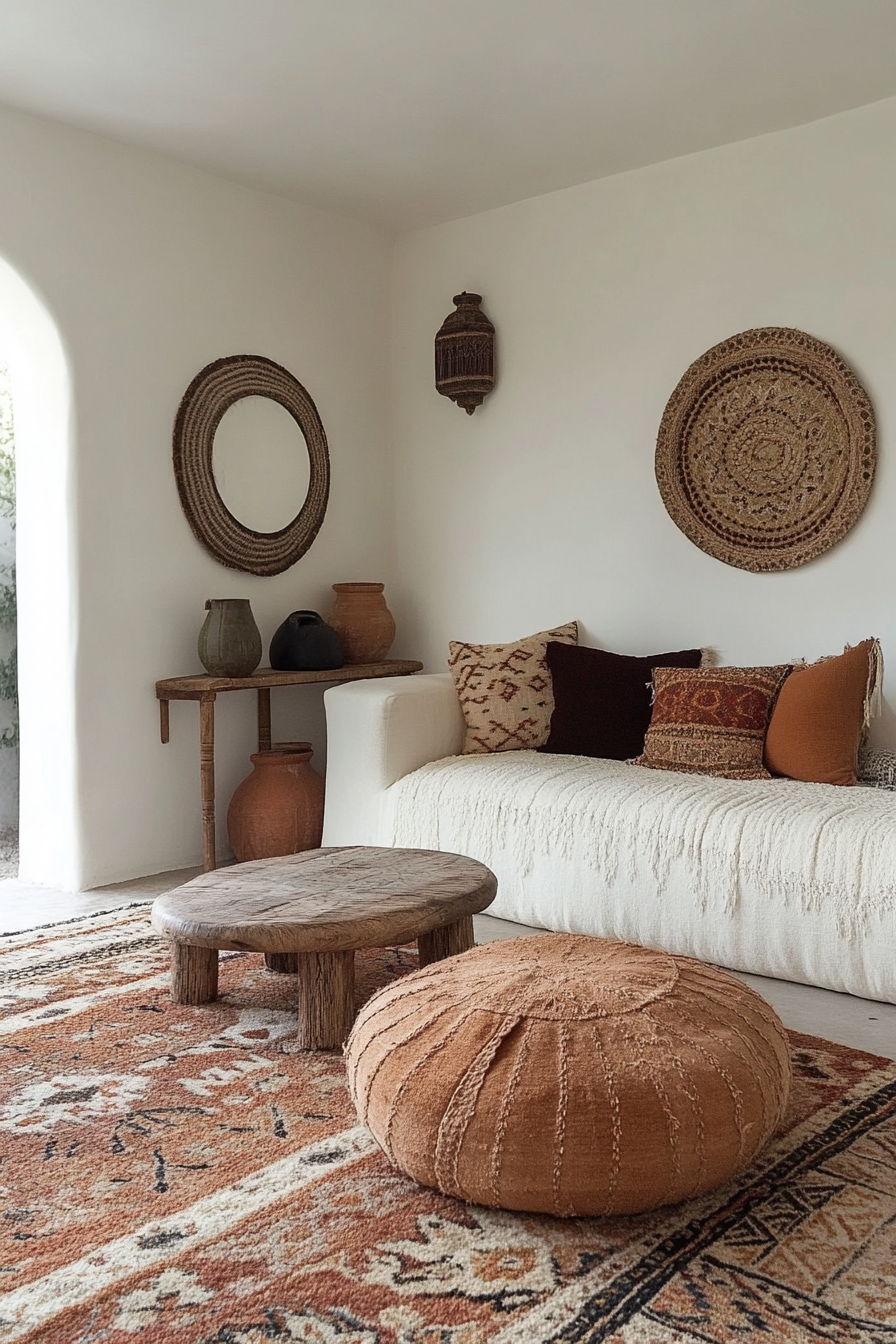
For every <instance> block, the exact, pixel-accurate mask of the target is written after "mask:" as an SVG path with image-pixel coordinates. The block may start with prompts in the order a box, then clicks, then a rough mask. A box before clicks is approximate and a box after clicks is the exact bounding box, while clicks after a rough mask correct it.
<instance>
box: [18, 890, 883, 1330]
mask: <svg viewBox="0 0 896 1344" xmlns="http://www.w3.org/2000/svg"><path fill="white" fill-rule="evenodd" d="M0 948H2V951H0V1049H2V1051H3V1066H4V1067H3V1074H2V1079H0V1193H2V1216H0V1243H2V1244H0V1339H2V1340H3V1341H4V1342H5V1341H7V1340H10V1341H12V1340H22V1341H31V1342H34V1344H36V1342H37V1341H40V1344H68V1341H72V1344H74V1341H78V1344H94V1342H96V1344H99V1341H102V1342H103V1344H134V1341H139V1342H140V1344H263V1342H265V1341H271V1340H274V1341H279V1342H280V1344H290V1341H301V1342H302V1344H485V1341H488V1344H540V1342H541V1341H557V1344H561V1342H563V1344H575V1342H577V1341H588V1342H589V1344H591V1341H598V1340H606V1341H609V1342H611V1344H654V1342H656V1344H660V1342H662V1344H698V1341H699V1344H753V1342H755V1344H758V1342H759V1341H762V1344H807V1342H808V1341H831V1342H832V1344H896V1064H894V1062H893V1061H892V1060H885V1059H881V1058H878V1057H876V1056H872V1055H867V1054H862V1053H861V1052H859V1051H855V1050H849V1049H846V1048H845V1047H842V1046H837V1045H832V1044H830V1043H829V1042H825V1041H821V1040H818V1039H816V1038H813V1037H807V1036H798V1035H795V1034H792V1035H791V1042H792V1047H793V1058H794V1069H795V1082H794V1088H793V1094H792V1098H791V1103H790V1108H789V1110H788V1113H787V1115H786V1117H785V1119H784V1121H783V1122H782V1124H781V1126H780V1127H779V1129H778V1131H777V1133H776V1134H775V1136H774V1137H773V1139H772V1141H771V1142H770V1144H769V1145H768V1146H767V1147H766V1148H765V1149H764V1150H763V1152H762V1153H761V1154H760V1156H759V1158H758V1160H757V1161H756V1162H754V1164H753V1166H752V1167H751V1168H750V1169H749V1170H748V1171H746V1172H745V1173H743V1175H741V1176H740V1177H738V1178H737V1179H736V1180H734V1181H732V1182H730V1183H729V1184H728V1185H726V1186H724V1187H723V1188H722V1189H720V1190H718V1191H715V1192H714V1193H713V1194H712V1195H709V1196H705V1197H704V1198H702V1199H698V1200H693V1201H689V1202H687V1203H684V1204H681V1205H678V1206H676V1207H674V1208H666V1209H663V1210H661V1211H659V1212H657V1213H651V1214H643V1215H638V1216H636V1217H628V1218H622V1217H620V1218H606V1219H598V1218H595V1219H589V1218H574V1219H558V1218H551V1217H547V1216H543V1215H526V1214H517V1213H507V1212H503V1211H501V1210H496V1209H486V1208H481V1207H477V1206H474V1205H469V1204H464V1203H461V1202H459V1201H457V1200H453V1199H449V1198H446V1197H444V1196H442V1195H439V1194H437V1193H436V1192H434V1191H431V1190H427V1189H424V1188H423V1187H421V1186H418V1185H416V1184H415V1183H414V1182H412V1181H410V1180H408V1179H407V1178H406V1177H405V1176H403V1175H401V1174H400V1173H399V1172H397V1171H396V1170H395V1169H394V1168H393V1167H391V1166H390V1164H389V1163H388V1161H387V1160H386V1158H385V1157H384V1156H383V1154H382V1153H381V1152H380V1150H379V1149H378V1148H377V1147H376V1145H375V1144H374V1142H373V1140H372V1139H371V1138H370V1136H369V1135H368V1134H367V1132H366V1131H365V1130H364V1129H363V1128H361V1127H360V1126H359V1125H358V1123H357V1119H356V1117H355V1113H354V1110H353V1108H352V1105H351V1102H350V1100H349V1098H348V1094H347V1091H346V1087H345V1076H344V1068H343V1062H342V1059H341V1056H339V1055H338V1054H336V1053H327V1052H319V1053H303V1052H300V1051H298V1050H297V1049H296V1047H295V1045H294V1027H295V1018H294V1010H293V1003H292V984H291V980H290V977H288V976H277V975H272V974H270V973H269V972H267V971H265V970H264V964H263V960H262V958H261V957H260V956H257V955H253V954H249V953H224V954H222V956H221V971H220V991H221V997H220V999H219V1000H218V1001H217V1002H216V1003H214V1004H210V1005H208V1006H206V1007H202V1008H189V1007H183V1006H178V1005H176V1004H172V1003H171V1002H170V999H169V997H168V957H167V953H166V950H165V947H164V944H162V942H161V941H160V940H159V939H158V938H157V937H156V936H155V935H154V934H153V932H152V930H151V928H150V926H149V910H148V906H147V905H142V906H137V907H130V908H127V909H124V910H117V911H113V912H110V913H108V914H105V915H94V916H89V917H87V918H85V919H82V920H75V921H72V922H70V923H68V924H63V925H56V926H54V927H51V928H48V929H43V930H37V931H35V932H32V933H23V934H15V935H11V936H8V937H6V938H4V939H2V941H0ZM356 960H357V976H356V979H357V993H358V999H359V1002H361V1001H363V1000H364V999H365V998H366V997H368V996H369V995H370V994H371V993H372V992H373V991H374V989H376V988H378V987H379V986H380V985H382V984H385V983H387V981H389V980H390V979H392V978H394V977H396V976H399V975H402V974H405V973H406V972H407V971H408V970H411V969H413V968H414V966H415V965H416V957H415V954H414V953H413V952H412V951H411V950H410V949H405V948H400V949H387V950H386V951H384V952H362V953H358V954H357V958H356Z"/></svg>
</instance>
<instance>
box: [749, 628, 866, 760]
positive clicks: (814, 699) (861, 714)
mask: <svg viewBox="0 0 896 1344" xmlns="http://www.w3.org/2000/svg"><path fill="white" fill-rule="evenodd" d="M875 643H876V641H875V640H873V639H866V640H864V641H863V642H862V643H861V644H858V645H857V646H856V647H855V648H854V649H847V650H846V652H845V653H843V654H841V655H840V656H839V657H838V658H826V659H824V660H823V661H821V662H818V663H813V664H812V665H811V666H810V667H795V668H794V670H793V675H792V676H790V677H788V678H787V680H786V681H785V683H784V685H783V686H782V687H781V693H780V695H779V696H778V699H777V702H776V704H775V707H774V709H773V711H772V716H771V719H770V720H769V725H768V734H767V737H766V741H765V763H766V765H767V766H768V768H769V770H771V771H772V772H773V773H774V774H776V775H787V776H788V777H789V778H790V779H801V780H804V781H805V782H806V783H809V784H855V782H856V763H857V757H858V751H859V743H860V741H861V738H862V731H863V729H864V727H865V723H866V721H867V715H866V702H867V700H868V698H869V692H870V690H871V689H872V688H873V682H874V676H873V675H872V674H873V671H874V668H873V666H872V664H874V663H875V662H876V660H875V659H873V658H872V654H873V653H874V652H875Z"/></svg>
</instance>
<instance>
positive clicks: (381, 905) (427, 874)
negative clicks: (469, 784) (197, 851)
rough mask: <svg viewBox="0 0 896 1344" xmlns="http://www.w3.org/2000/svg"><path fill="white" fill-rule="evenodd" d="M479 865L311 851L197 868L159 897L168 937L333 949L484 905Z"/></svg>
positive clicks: (418, 852)
mask: <svg viewBox="0 0 896 1344" xmlns="http://www.w3.org/2000/svg"><path fill="white" fill-rule="evenodd" d="M496 891H497V879H496V878H495V875H494V873H492V872H491V871H490V870H489V869H488V868H486V866H485V864H483V863H478V862H477V861H476V860H475V859H469V858H465V857H464V856H463V855H460V854H445V853H442V852H441V851H439V850H429V849H377V848H372V847H369V846H360V845H358V846H351V847H340V848H333V849H311V850H306V851H305V852H304V853H303V854H289V855H287V856H286V857H285V858H279V859H257V860H255V861H254V862H252V863H239V864H234V866H233V867H232V868H221V869H218V870H216V871H215V872H212V873H203V874H202V876H201V877H195V878H194V879H193V880H192V882H187V883H186V884H185V885H184V886H182V887H178V888H177V889H176V890H175V891H169V892H167V893H166V894H165V895H164V896H160V897H159V898H158V899H157V900H156V902H155V904H154V905H153V908H152V922H153V927H154V928H155V929H156V930H157V932H159V933H161V934H163V935H164V936H165V937H166V938H170V939H171V940H172V941H174V942H182V943H188V944H190V945H191V946H193V947H215V948H220V949H227V950H230V951H240V952H246V951H249V952H335V951H348V950H350V949H355V948H361V947H386V946H387V945H389V944H391V943H402V942H410V941H411V940H412V939H414V938H416V937H417V936H418V935H419V934H421V933H428V932H429V931H430V930H431V929H435V928H440V927H441V926H442V925H445V924H453V923H455V921H457V920H458V919H460V918H461V917H462V916H464V915H472V914H475V913H477V912H478V911H480V910H484V909H485V907H486V906H487V905H490V904H491V902H492V900H493V899H494V896H495V892H496Z"/></svg>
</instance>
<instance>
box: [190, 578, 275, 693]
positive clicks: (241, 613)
mask: <svg viewBox="0 0 896 1344" xmlns="http://www.w3.org/2000/svg"><path fill="white" fill-rule="evenodd" d="M205 609H206V611H207V612H208V615H207V616H206V618H205V624H204V625H203V627H202V629H201V630H200V631H199V661H200V662H201V663H202V666H203V667H204V668H205V670H206V672H208V673H209V675H210V676H212V677H251V675H252V673H253V672H254V671H255V669H256V667H257V666H258V664H259V663H260V662H261V634H260V632H259V629H258V626H257V625H256V624H255V618H254V616H253V615H252V608H251V607H250V606H249V599H248V598H247V597H210V598H209V600H208V601H207V602H206V604H205Z"/></svg>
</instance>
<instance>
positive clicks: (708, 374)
mask: <svg viewBox="0 0 896 1344" xmlns="http://www.w3.org/2000/svg"><path fill="white" fill-rule="evenodd" d="M875 460H876V446H875V422H874V410H873V408H872V406H871V402H870V401H869V399H868V395H867V393H866V392H865V389H864V388H863V387H862V385H861V383H860V382H859V380H858V378H857V377H856V376H855V374H854V373H853V372H852V370H851V369H850V368H849V367H848V365H847V364H845V363H844V361H843V360H842V359H841V358H840V356H839V355H838V354H837V353H836V351H835V350H832V349H831V347H830V346H829V345H825V343H824V342H823V341H818V340H816V339H815V338H814V337H813V336H808V335H807V334H806V333H805V332H804V331H796V330H794V329H793V328H791V327H761V328H758V329H757V330H754V331H743V332H741V333H740V335H739V336H732V337H731V338H730V339H729V340H727V341H722V342H721V343H720V344H719V345H714V346H713V347H712V349H711V350H707V352H706V354H705V355H701V356H700V358H699V359H698V360H695V362H694V363H693V364H692V365H691V367H690V368H689V369H688V370H687V372H686V373H685V375H684V377H683V378H682V380H681V382H680V383H679V384H678V386H677V387H676V389H675V391H674V392H673V393H672V396H671V397H670V398H669V402H668V405H667V406H666V409H665V411H664V413H663V418H662V421H661V423H660V429H659V435H658V437H657V445H656V479H657V484H658V485H659V488H660V494H661V495H662V498H663V503H664V504H665V506H666V508H667V510H668V512H669V515H670V517H671V518H672V520H673V522H675V523H676V524H677V525H678V526H679V527H680V528H681V530H682V532H684V534H685V536H686V537H689V538H690V540H691V541H692V542H693V543H694V544H695V546H699V547H700V549H701V550H702V551H706V553H707V554H708V555H712V556H714V557H715V558H716V559H717V560H724V562H725V563H726V564H728V565H735V566H736V567H737V568H738V569H749V570H753V571H754V572H756V573H764V572H768V571H773V570H783V569H796V568H797V566H799V565H804V564H805V563H806V562H807V561H808V560H814V559H815V557H816V556H818V555H822V554H823V553H824V552H825V551H827V550H829V549H830V547H831V546H834V545H835V544H836V543H837V542H838V541H840V540H841V538H843V537H844V536H845V535H846V533H847V532H848V531H849V529H850V528H851V527H852V526H853V525H854V524H855V523H856V522H857V521H858V519H859V516H860V514H861V513H862V510H863V509H864V507H865V505H866V503H867V502H868V494H869V492H870V490H871V482H872V480H873V479H874V466H875Z"/></svg>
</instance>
